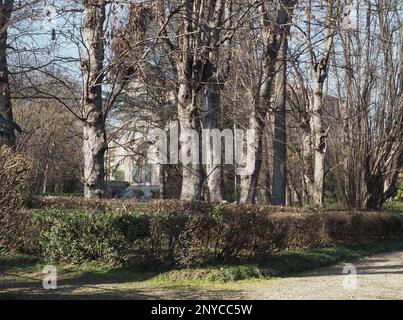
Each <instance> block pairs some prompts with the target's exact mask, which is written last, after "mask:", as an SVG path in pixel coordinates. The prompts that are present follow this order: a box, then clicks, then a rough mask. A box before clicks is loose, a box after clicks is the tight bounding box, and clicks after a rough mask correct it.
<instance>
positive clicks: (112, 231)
mask: <svg viewBox="0 0 403 320" xmlns="http://www.w3.org/2000/svg"><path fill="white" fill-rule="evenodd" d="M41 201H42V202H41V205H44V203H46V205H44V207H45V208H44V209H43V208H42V209H36V210H32V211H31V213H30V214H32V219H31V220H32V225H33V229H31V234H30V236H29V237H30V238H35V239H37V240H36V242H35V243H31V246H30V250H31V251H34V252H35V253H38V254H40V255H41V256H43V257H44V258H46V259H48V260H51V261H56V262H60V261H65V262H72V263H81V262H87V261H100V262H108V263H119V264H121V263H145V262H147V263H150V262H153V263H156V264H158V263H161V264H162V263H163V264H175V265H178V266H199V265H203V264H205V263H209V262H222V261H228V260H237V259H245V258H259V257H260V258H261V257H267V256H268V255H270V254H272V253H274V252H276V251H279V250H285V249H302V248H318V247H325V246H334V245H346V244H358V243H367V242H371V241H377V240H390V239H400V238H402V236H403V221H402V219H401V217H398V216H396V215H391V214H388V213H382V212H359V211H356V212H347V211H338V212H335V211H317V212H315V211H307V210H293V209H289V208H277V207H270V206H255V205H235V204H228V205H216V206H211V205H208V204H206V203H202V202H195V203H187V202H180V201H174V200H172V201H155V202H151V203H150V204H146V205H145V204H136V203H134V202H130V201H129V202H126V201H117V200H113V201H105V200H99V201H97V202H96V203H95V204H90V203H89V202H87V201H86V200H83V199H79V200H77V199H68V200H67V199H64V200H63V201H64V209H63V210H59V209H52V207H53V205H54V206H58V203H53V204H52V205H51V206H49V202H48V201H49V199H44V200H41ZM51 201H55V200H51ZM37 203H38V202H37ZM74 203H75V205H73V204H74ZM77 203H78V204H79V205H83V204H84V205H83V207H84V209H83V208H81V210H78V209H77V207H78V205H77ZM61 207H63V206H61ZM75 207H76V208H75ZM99 207H102V208H103V210H99ZM95 208H98V209H95ZM96 210H99V211H100V212H101V211H102V212H103V213H98V211H96ZM288 211H291V212H288ZM33 230H34V231H33ZM32 233H35V235H33V234H32Z"/></svg>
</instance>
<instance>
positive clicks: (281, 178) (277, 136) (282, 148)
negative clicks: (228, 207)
mask: <svg viewBox="0 0 403 320" xmlns="http://www.w3.org/2000/svg"><path fill="white" fill-rule="evenodd" d="M287 47H288V41H287V37H284V40H283V45H282V48H281V50H280V53H279V56H278V59H277V60H278V62H277V66H278V67H277V75H276V87H275V101H274V108H275V110H274V141H273V149H274V150H273V190H272V200H271V203H272V204H273V205H277V206H284V205H285V204H286V185H287V183H286V175H287V167H286V161H287V127H286V98H287V88H286V85H287V76H286V71H287V49H288V48H287Z"/></svg>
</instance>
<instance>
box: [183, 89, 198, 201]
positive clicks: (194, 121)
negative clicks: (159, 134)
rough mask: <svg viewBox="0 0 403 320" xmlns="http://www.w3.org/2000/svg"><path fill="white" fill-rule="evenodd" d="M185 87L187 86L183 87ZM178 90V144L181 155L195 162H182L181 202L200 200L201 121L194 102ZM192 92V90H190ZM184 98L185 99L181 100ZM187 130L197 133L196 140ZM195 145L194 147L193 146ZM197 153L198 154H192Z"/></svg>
mask: <svg viewBox="0 0 403 320" xmlns="http://www.w3.org/2000/svg"><path fill="white" fill-rule="evenodd" d="M184 86H186V87H187V85H184ZM184 86H182V89H180V90H179V99H178V100H179V106H178V116H179V125H180V133H179V143H180V149H181V151H180V152H181V153H182V154H187V155H192V157H194V159H195V161H192V160H190V161H189V162H184V161H183V160H182V161H181V162H182V190H181V197H180V198H181V200H187V201H190V200H201V199H202V190H203V176H204V175H203V165H202V164H201V154H200V153H201V141H200V137H201V134H200V132H201V124H200V122H201V119H200V116H199V115H198V111H197V108H196V107H195V106H194V102H193V101H192V99H191V101H189V100H188V99H186V96H187V94H186V93H184V92H183V90H188V89H189V88H186V89H184V88H183V87H184ZM190 90H191V89H190ZM191 91H192V90H191ZM183 98H185V99H183ZM189 130H194V132H196V133H197V137H195V138H196V139H197V141H196V140H194V139H191V136H190V135H189ZM195 144H196V145H195ZM194 152H197V153H198V154H197V155H196V154H194Z"/></svg>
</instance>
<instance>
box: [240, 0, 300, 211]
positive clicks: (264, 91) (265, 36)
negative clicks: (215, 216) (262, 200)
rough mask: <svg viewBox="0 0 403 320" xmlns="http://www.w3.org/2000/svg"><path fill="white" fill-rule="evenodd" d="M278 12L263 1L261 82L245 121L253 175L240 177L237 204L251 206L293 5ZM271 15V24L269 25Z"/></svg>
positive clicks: (287, 2) (289, 1)
mask: <svg viewBox="0 0 403 320" xmlns="http://www.w3.org/2000/svg"><path fill="white" fill-rule="evenodd" d="M280 2H281V4H280V6H279V8H277V9H276V8H275V7H274V4H273V3H272V2H271V1H265V2H264V4H263V5H262V6H261V9H262V31H261V33H262V34H261V36H262V40H263V63H262V68H263V70H262V80H261V83H260V86H259V89H258V93H257V94H256V97H255V103H254V106H255V110H254V112H252V113H251V117H250V120H249V124H250V128H251V129H254V130H255V132H256V139H255V158H256V160H255V167H254V171H253V174H251V175H249V176H248V175H247V176H242V177H241V195H240V199H239V201H240V202H241V203H245V202H251V203H254V202H255V199H256V191H257V185H258V179H259V173H260V168H261V166H262V145H263V135H264V129H265V122H266V115H267V112H268V110H269V104H270V97H271V92H272V87H273V81H274V77H275V75H276V68H275V65H276V59H277V56H278V53H279V50H280V47H281V43H282V41H283V38H284V37H285V36H286V29H287V25H288V23H289V21H290V20H291V16H292V10H293V5H294V1H293V0H282V1H280ZM272 10H276V11H275V14H274V19H275V21H271V18H270V17H273V13H272Z"/></svg>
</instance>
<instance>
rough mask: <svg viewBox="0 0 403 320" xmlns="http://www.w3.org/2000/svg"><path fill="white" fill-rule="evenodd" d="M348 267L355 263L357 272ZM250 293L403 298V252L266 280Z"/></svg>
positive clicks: (255, 295)
mask: <svg viewBox="0 0 403 320" xmlns="http://www.w3.org/2000/svg"><path fill="white" fill-rule="evenodd" d="M346 266H354V267H355V268H356V272H357V275H356V276H353V275H347V274H344V273H343V271H344V272H348V271H349V270H351V269H352V268H346V269H345V267H346ZM343 269H344V270H343ZM354 284H356V285H354ZM247 296H248V297H249V298H253V299H403V251H401V252H395V253H386V254H379V255H375V256H372V257H369V258H365V259H362V260H360V261H358V262H356V263H354V264H343V265H337V266H334V267H330V268H324V269H319V270H316V271H314V272H309V273H305V274H299V275H298V276H295V277H289V278H283V279H274V280H269V281H264V282H261V283H259V285H256V286H254V287H252V288H250V291H249V294H248V295H247Z"/></svg>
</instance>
